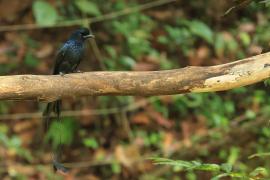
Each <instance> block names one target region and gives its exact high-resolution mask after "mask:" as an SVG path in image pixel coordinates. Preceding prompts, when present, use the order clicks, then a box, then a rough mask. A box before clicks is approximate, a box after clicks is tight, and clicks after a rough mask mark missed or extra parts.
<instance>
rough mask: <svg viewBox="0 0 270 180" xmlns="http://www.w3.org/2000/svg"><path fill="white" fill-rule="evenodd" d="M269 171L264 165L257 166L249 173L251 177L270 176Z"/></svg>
mask: <svg viewBox="0 0 270 180" xmlns="http://www.w3.org/2000/svg"><path fill="white" fill-rule="evenodd" d="M268 174H269V173H268V171H267V169H265V168H263V167H257V168H256V169H255V170H254V171H252V172H251V173H250V174H249V175H250V176H251V177H255V178H256V177H261V176H263V177H267V176H268Z"/></svg>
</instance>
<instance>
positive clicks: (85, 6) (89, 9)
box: [75, 0, 101, 16]
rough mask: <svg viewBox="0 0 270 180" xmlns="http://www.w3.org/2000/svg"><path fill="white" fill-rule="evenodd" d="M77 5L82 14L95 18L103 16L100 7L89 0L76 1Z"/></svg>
mask: <svg viewBox="0 0 270 180" xmlns="http://www.w3.org/2000/svg"><path fill="white" fill-rule="evenodd" d="M75 5H76V6H77V8H78V9H79V10H80V11H81V12H82V13H85V14H89V15H94V16H98V15H100V14H101V13H100V11H99V8H98V6H97V5H96V4H95V3H93V2H90V1H87V0H77V1H75Z"/></svg>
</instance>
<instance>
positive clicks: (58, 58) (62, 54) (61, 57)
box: [53, 44, 68, 74]
mask: <svg viewBox="0 0 270 180" xmlns="http://www.w3.org/2000/svg"><path fill="white" fill-rule="evenodd" d="M67 47H68V46H67V45H66V44H64V45H63V46H62V48H61V49H60V50H59V51H58V53H57V55H56V58H55V64H54V68H53V74H59V73H60V72H59V67H60V65H61V63H63V62H64V59H65V54H66V51H67Z"/></svg>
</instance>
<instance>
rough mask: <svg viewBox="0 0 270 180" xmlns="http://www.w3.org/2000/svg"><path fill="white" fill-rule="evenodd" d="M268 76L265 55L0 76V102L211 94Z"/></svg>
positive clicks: (268, 58) (268, 59) (269, 68)
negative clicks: (212, 62)
mask: <svg viewBox="0 0 270 180" xmlns="http://www.w3.org/2000/svg"><path fill="white" fill-rule="evenodd" d="M269 77H270V53H265V54H261V55H257V56H253V57H250V58H247V59H243V60H239V61H235V62H231V63H228V64H222V65H217V66H208V67H194V66H190V67H185V68H182V69H175V70H166V71H136V72H135V71H130V72H128V71H114V72H112V71H110V72H109V71H103V72H86V73H74V74H66V75H64V76H60V75H14V76H0V99H2V100H19V99H21V100H23V99H24V100H25V99H32V100H39V101H53V100H56V99H60V98H63V97H74V98H75V97H79V96H101V95H138V96H154V95H169V94H182V93H189V92H212V91H223V90H228V89H233V88H236V87H241V86H246V85H249V84H253V83H256V82H259V81H262V80H264V79H267V78H269Z"/></svg>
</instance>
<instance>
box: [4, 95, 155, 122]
mask: <svg viewBox="0 0 270 180" xmlns="http://www.w3.org/2000/svg"><path fill="white" fill-rule="evenodd" d="M155 100H156V99H155V98H147V99H142V100H139V101H138V102H135V103H133V104H130V105H128V106H126V107H124V108H120V107H115V108H107V109H91V110H80V111H63V112H61V117H79V116H95V115H96V116H98V115H99V116H100V115H108V114H117V113H121V112H130V111H135V110H136V109H138V108H141V107H144V106H146V105H147V104H149V103H150V102H153V101H155ZM51 117H52V118H53V117H56V116H55V115H52V116H51ZM42 118H43V117H42V113H40V112H36V113H17V114H1V115H0V120H1V121H3V120H22V119H42Z"/></svg>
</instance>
